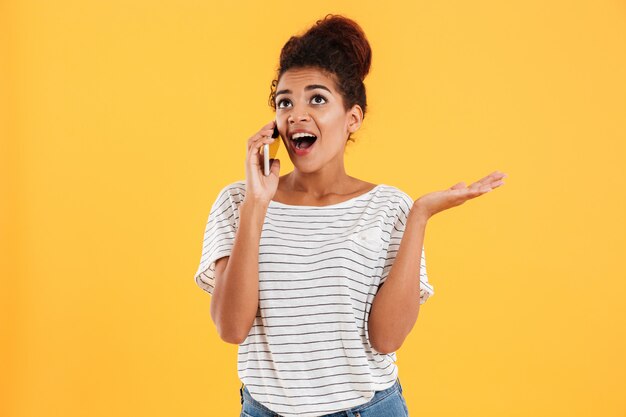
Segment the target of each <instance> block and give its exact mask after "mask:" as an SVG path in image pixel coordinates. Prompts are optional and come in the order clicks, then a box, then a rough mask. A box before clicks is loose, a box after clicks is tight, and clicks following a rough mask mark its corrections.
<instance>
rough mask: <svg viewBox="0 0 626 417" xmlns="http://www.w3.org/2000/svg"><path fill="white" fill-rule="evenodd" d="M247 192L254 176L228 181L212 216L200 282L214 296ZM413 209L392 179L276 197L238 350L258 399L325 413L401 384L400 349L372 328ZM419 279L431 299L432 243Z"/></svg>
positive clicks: (294, 414) (300, 415) (306, 416)
mask: <svg viewBox="0 0 626 417" xmlns="http://www.w3.org/2000/svg"><path fill="white" fill-rule="evenodd" d="M245 188H246V186H245V181H237V182H234V183H232V184H230V185H227V186H226V187H224V188H223V189H222V190H221V191H220V192H219V194H218V196H217V199H216V200H215V202H214V203H213V206H212V208H211V212H210V214H209V218H208V221H207V224H206V229H205V232H204V242H203V246H202V259H201V262H200V266H199V268H198V270H197V272H196V275H195V280H196V283H197V285H198V286H200V288H202V289H204V290H206V291H207V292H208V293H210V294H213V288H214V285H215V261H216V260H217V259H219V258H221V257H224V256H229V255H230V254H231V251H232V248H233V243H234V240H235V233H236V231H237V228H238V225H239V205H240V204H241V203H242V202H243V199H244V195H245ZM412 205H413V200H412V199H411V197H409V195H407V194H406V193H404V192H403V191H401V190H400V189H398V188H396V187H393V186H390V185H385V184H379V185H377V186H376V187H374V188H373V189H372V190H370V191H369V192H367V193H365V194H362V195H359V196H357V197H354V198H351V199H349V200H347V201H343V202H341V203H338V204H331V205H327V206H320V207H318V206H294V205H289V204H283V203H279V202H276V201H270V203H269V206H268V208H267V212H266V216H265V221H264V223H263V229H262V233H261V240H260V242H259V309H258V311H257V316H256V318H255V320H254V324H253V326H252V328H251V329H250V333H249V334H248V336H247V338H246V339H245V340H244V342H243V343H241V344H240V345H239V348H238V376H239V379H240V380H241V381H242V382H243V383H244V384H245V385H246V387H247V388H248V390H249V391H250V394H251V395H252V397H253V398H254V399H255V400H257V401H258V402H260V403H261V404H263V405H265V406H266V407H267V408H269V409H270V410H272V411H275V412H276V413H278V414H280V415H281V416H285V417H315V416H321V415H324V414H330V413H334V412H337V411H342V410H347V409H350V408H354V407H356V406H358V405H361V404H365V403H367V402H368V401H369V400H370V399H371V398H372V397H373V396H374V392H375V391H381V390H384V389H386V388H389V387H390V386H392V385H393V384H394V382H395V380H396V378H397V377H398V368H397V365H396V364H395V362H396V353H395V352H392V353H389V354H381V353H378V352H376V351H375V350H374V348H373V347H372V346H371V345H370V343H369V336H368V327H367V324H368V317H369V313H370V310H371V307H372V302H373V301H374V296H375V295H376V292H377V291H378V288H379V286H380V285H381V284H382V283H383V282H384V281H385V279H386V278H387V275H388V274H389V271H390V269H391V266H392V264H393V262H394V259H395V257H396V254H397V252H398V249H399V246H400V241H401V239H402V235H403V233H404V229H405V225H406V220H407V216H408V214H409V210H410V209H411V207H412ZM416 279H417V277H416ZM419 279H420V294H419V296H420V304H423V303H424V302H425V301H426V300H427V299H428V297H429V296H431V295H433V294H434V289H433V287H432V286H431V285H430V284H429V283H428V278H427V276H426V263H425V257H424V249H423V248H422V254H421V267H420V272H419ZM415 296H416V297H417V296H418V294H416V295H415Z"/></svg>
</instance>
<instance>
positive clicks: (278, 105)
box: [276, 99, 289, 109]
mask: <svg viewBox="0 0 626 417" xmlns="http://www.w3.org/2000/svg"><path fill="white" fill-rule="evenodd" d="M283 101H289V100H287V99H282V100H278V103H276V105H277V107H278V108H279V109H282V108H283V107H282V106H281V105H280V103H282V102H283Z"/></svg>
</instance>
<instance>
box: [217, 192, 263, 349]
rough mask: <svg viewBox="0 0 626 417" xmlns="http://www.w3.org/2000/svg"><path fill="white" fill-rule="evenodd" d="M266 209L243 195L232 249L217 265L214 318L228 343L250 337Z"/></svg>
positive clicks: (255, 306)
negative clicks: (260, 243)
mask: <svg viewBox="0 0 626 417" xmlns="http://www.w3.org/2000/svg"><path fill="white" fill-rule="evenodd" d="M266 211H267V207H266V205H265V204H263V203H260V202H256V201H254V200H247V199H245V198H244V201H243V202H242V203H241V205H240V206H239V228H238V229H237V233H236V235H235V241H234V244H233V249H232V252H231V254H230V256H229V257H223V258H220V259H218V260H217V262H216V264H215V289H214V290H213V296H212V297H211V318H212V320H213V322H214V323H215V325H216V327H217V331H218V333H219V335H220V338H222V340H224V341H225V342H228V343H233V344H240V343H242V342H243V341H244V340H245V339H246V337H248V333H249V332H250V329H251V328H252V324H253V323H254V319H255V318H256V314H257V311H258V308H259V242H260V240H261V231H262V229H263V222H264V220H265V214H266Z"/></svg>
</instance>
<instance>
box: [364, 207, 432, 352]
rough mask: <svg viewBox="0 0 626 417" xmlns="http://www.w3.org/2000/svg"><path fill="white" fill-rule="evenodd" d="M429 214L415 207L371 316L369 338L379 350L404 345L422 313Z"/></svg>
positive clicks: (386, 350)
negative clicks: (421, 267)
mask: <svg viewBox="0 0 626 417" xmlns="http://www.w3.org/2000/svg"><path fill="white" fill-rule="evenodd" d="M427 221H428V217H427V216H426V215H425V214H424V213H423V211H421V210H420V209H419V207H416V203H413V207H412V208H411V211H410V212H409V216H408V217H407V223H406V228H405V230H404V234H403V236H402V240H401V242H400V248H399V249H398V254H397V255H396V259H395V261H394V263H393V265H392V266H391V270H390V271H389V275H388V276H387V279H386V280H385V282H384V284H383V285H382V286H381V287H380V288H379V290H378V292H377V293H376V296H375V297H374V301H373V303H372V309H371V310H370V315H369V319H368V327H369V339H370V343H371V345H372V347H374V349H376V351H377V352H379V353H384V354H386V353H391V352H394V351H396V350H397V349H399V348H400V346H402V343H403V342H404V339H405V338H406V337H407V335H408V334H409V332H410V331H411V329H412V328H413V326H414V325H415V322H416V320H417V316H418V314H419V309H420V298H419V293H420V280H419V279H416V278H415V277H419V272H420V266H421V260H422V248H423V246H424V233H425V231H426V223H427Z"/></svg>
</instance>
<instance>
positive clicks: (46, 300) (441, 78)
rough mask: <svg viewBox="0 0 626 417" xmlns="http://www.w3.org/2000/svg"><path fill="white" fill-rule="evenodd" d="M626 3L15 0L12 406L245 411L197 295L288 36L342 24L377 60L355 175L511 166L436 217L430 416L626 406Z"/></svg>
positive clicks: (5, 385)
mask: <svg viewBox="0 0 626 417" xmlns="http://www.w3.org/2000/svg"><path fill="white" fill-rule="evenodd" d="M625 9H626V6H625V3H624V2H623V1H615V0H614V1H608V0H604V1H599V0H594V1H592V0H587V1H551V2H546V1H543V0H541V1H540V0H532V1H518V2H507V1H504V2H503V1H496V0H492V1H485V0H477V1H459V0H457V1H451V2H440V1H434V2H433V1H431V2H424V1H422V2H413V1H405V2H382V3H381V2H378V1H371V2H364V1H343V2H336V1H315V2H306V3H301V2H287V1H284V2H283V1H280V2H278V1H276V2H256V1H249V2H230V3H228V2H226V1H223V2H211V1H180V0H177V1H159V2H154V1H129V0H124V1H120V0H116V1H91V2H85V1H69V0H58V1H54V2H50V1H32V0H30V1H29V0H19V1H18V0H5V1H4V2H1V3H0V34H1V36H2V42H1V45H0V48H1V50H0V106H1V107H0V122H1V125H0V135H1V136H2V141H1V142H0V146H1V148H0V158H1V160H0V170H1V171H0V175H1V178H2V188H1V194H0V203H1V205H0V209H1V210H2V211H1V212H0V214H1V222H0V226H1V227H2V246H1V247H0V249H1V252H2V270H1V271H0V273H1V274H2V287H1V288H0V305H1V306H2V311H0V325H1V326H2V327H1V332H2V333H1V339H2V340H0V354H1V365H0V366H1V368H0V383H1V386H0V396H1V397H0V415H2V416H11V417H23V416H29V417H30V416H33V417H39V416H63V417H73V416H91V417H97V416H103V417H104V416H107V417H108V416H149V417H158V416H235V415H238V413H239V410H240V407H241V404H240V401H239V387H240V383H239V381H238V377H237V372H236V369H237V367H236V360H237V358H236V354H237V347H236V346H235V345H229V344H226V343H225V342H222V341H221V340H220V339H219V337H218V336H217V332H216V329H215V326H214V324H213V323H212V321H211V319H210V316H209V303H210V296H209V295H208V294H206V293H205V292H203V291H202V290H201V289H199V288H198V287H196V284H195V283H194V280H193V275H194V273H195V272H196V268H197V267H198V264H199V262H200V255H201V246H202V238H203V232H204V226H205V222H206V220H207V216H208V213H209V210H210V207H211V204H212V203H213V201H214V199H215V197H216V196H217V192H218V191H219V190H220V189H221V188H222V187H223V186H225V185H226V184H229V183H231V182H233V181H236V180H240V179H245V170H244V161H245V154H246V152H245V149H246V141H247V139H248V137H250V136H251V135H252V134H253V133H255V132H256V131H257V130H259V129H260V128H261V126H263V125H264V124H265V123H267V122H269V121H270V120H271V119H272V118H273V117H274V114H273V113H272V112H271V109H270V107H269V106H268V104H267V99H268V94H269V91H270V88H269V87H270V82H271V80H272V78H273V76H274V70H275V69H276V66H277V64H278V57H279V53H280V49H281V47H282V45H283V44H284V43H285V42H286V41H287V39H288V38H289V37H290V36H291V35H293V34H297V33H301V32H303V31H304V30H305V29H307V28H308V27H309V26H310V25H312V24H313V23H314V22H315V20H317V19H318V18H321V17H323V16H324V15H325V14H326V13H343V14H345V15H346V16H348V17H351V18H353V19H355V20H356V21H357V22H359V23H360V24H361V26H362V27H363V28H364V30H365V32H366V34H367V36H368V38H369V40H370V42H371V46H372V48H373V63H372V71H371V73H370V75H369V76H368V78H367V79H366V86H367V92H368V103H369V109H368V113H367V114H366V117H365V120H364V125H363V126H362V129H361V130H360V131H359V132H357V134H356V135H355V139H356V143H354V144H353V143H351V144H349V145H348V149H347V152H346V168H347V171H348V173H349V174H350V175H353V176H355V177H358V178H361V179H364V180H366V181H370V182H375V183H385V184H391V185H395V186H397V187H399V188H400V189H402V190H404V191H406V192H407V193H409V194H410V195H411V197H412V198H414V199H416V198H418V197H419V196H420V195H422V194H425V193H427V192H430V191H435V190H439V189H444V188H447V187H449V186H451V185H453V184H455V183H456V182H458V181H466V183H467V184H469V183H471V182H472V181H474V180H476V179H478V178H481V177H482V176H484V175H486V174H488V173H490V172H492V171H494V170H496V169H498V170H502V171H503V172H506V173H508V175H509V178H507V179H506V180H505V181H506V185H504V186H503V187H501V188H499V189H497V190H495V191H494V192H492V193H488V194H486V195H484V196H482V197H480V198H478V199H476V200H472V201H469V202H467V203H465V204H464V205H462V206H460V207H457V208H454V209H451V210H448V211H446V212H443V213H440V214H438V215H436V216H435V217H434V218H432V219H431V221H430V223H429V226H428V227H427V231H426V240H425V249H426V256H427V267H428V274H429V278H430V282H431V283H432V284H433V285H434V287H435V291H436V294H435V295H434V296H433V297H432V298H431V299H430V300H429V301H428V302H427V303H426V304H424V305H423V306H422V309H421V312H420V316H419V319H418V321H417V324H416V325H415V327H414V329H413V331H412V333H411V334H410V336H409V337H408V338H407V340H406V341H405V343H404V345H403V346H402V348H401V349H400V350H399V351H398V366H399V368H400V378H401V381H402V384H403V387H404V394H405V397H406V399H407V402H408V405H409V410H410V413H411V415H412V416H422V415H423V416H431V417H432V416H467V417H468V416H477V417H478V416H480V417H489V416H499V417H500V416H550V417H554V416H568V417H573V416H603V417H618V416H625V415H626V400H625V395H626V377H625V376H626V355H625V352H626V334H625V329H626V306H625V304H624V299H625V295H626V284H625V279H624V278H625V277H626V267H625V264H624V258H625V255H626V251H625V249H626V242H625V240H626V224H625V220H624V213H626V207H625V205H626V204H625V200H626V198H625V189H626V187H625V186H624V180H625V179H626V174H625V168H624V166H625V162H626V161H625V159H626V158H625V157H626V149H625V148H626V146H625V143H626V122H625V120H626V76H625V74H626V52H625V51H626V24H625V23H626V10H625ZM279 158H281V162H282V171H281V173H286V172H289V171H290V170H291V168H292V165H291V164H290V162H289V159H288V156H287V153H286V152H285V150H284V149H281V150H280V152H279Z"/></svg>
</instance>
